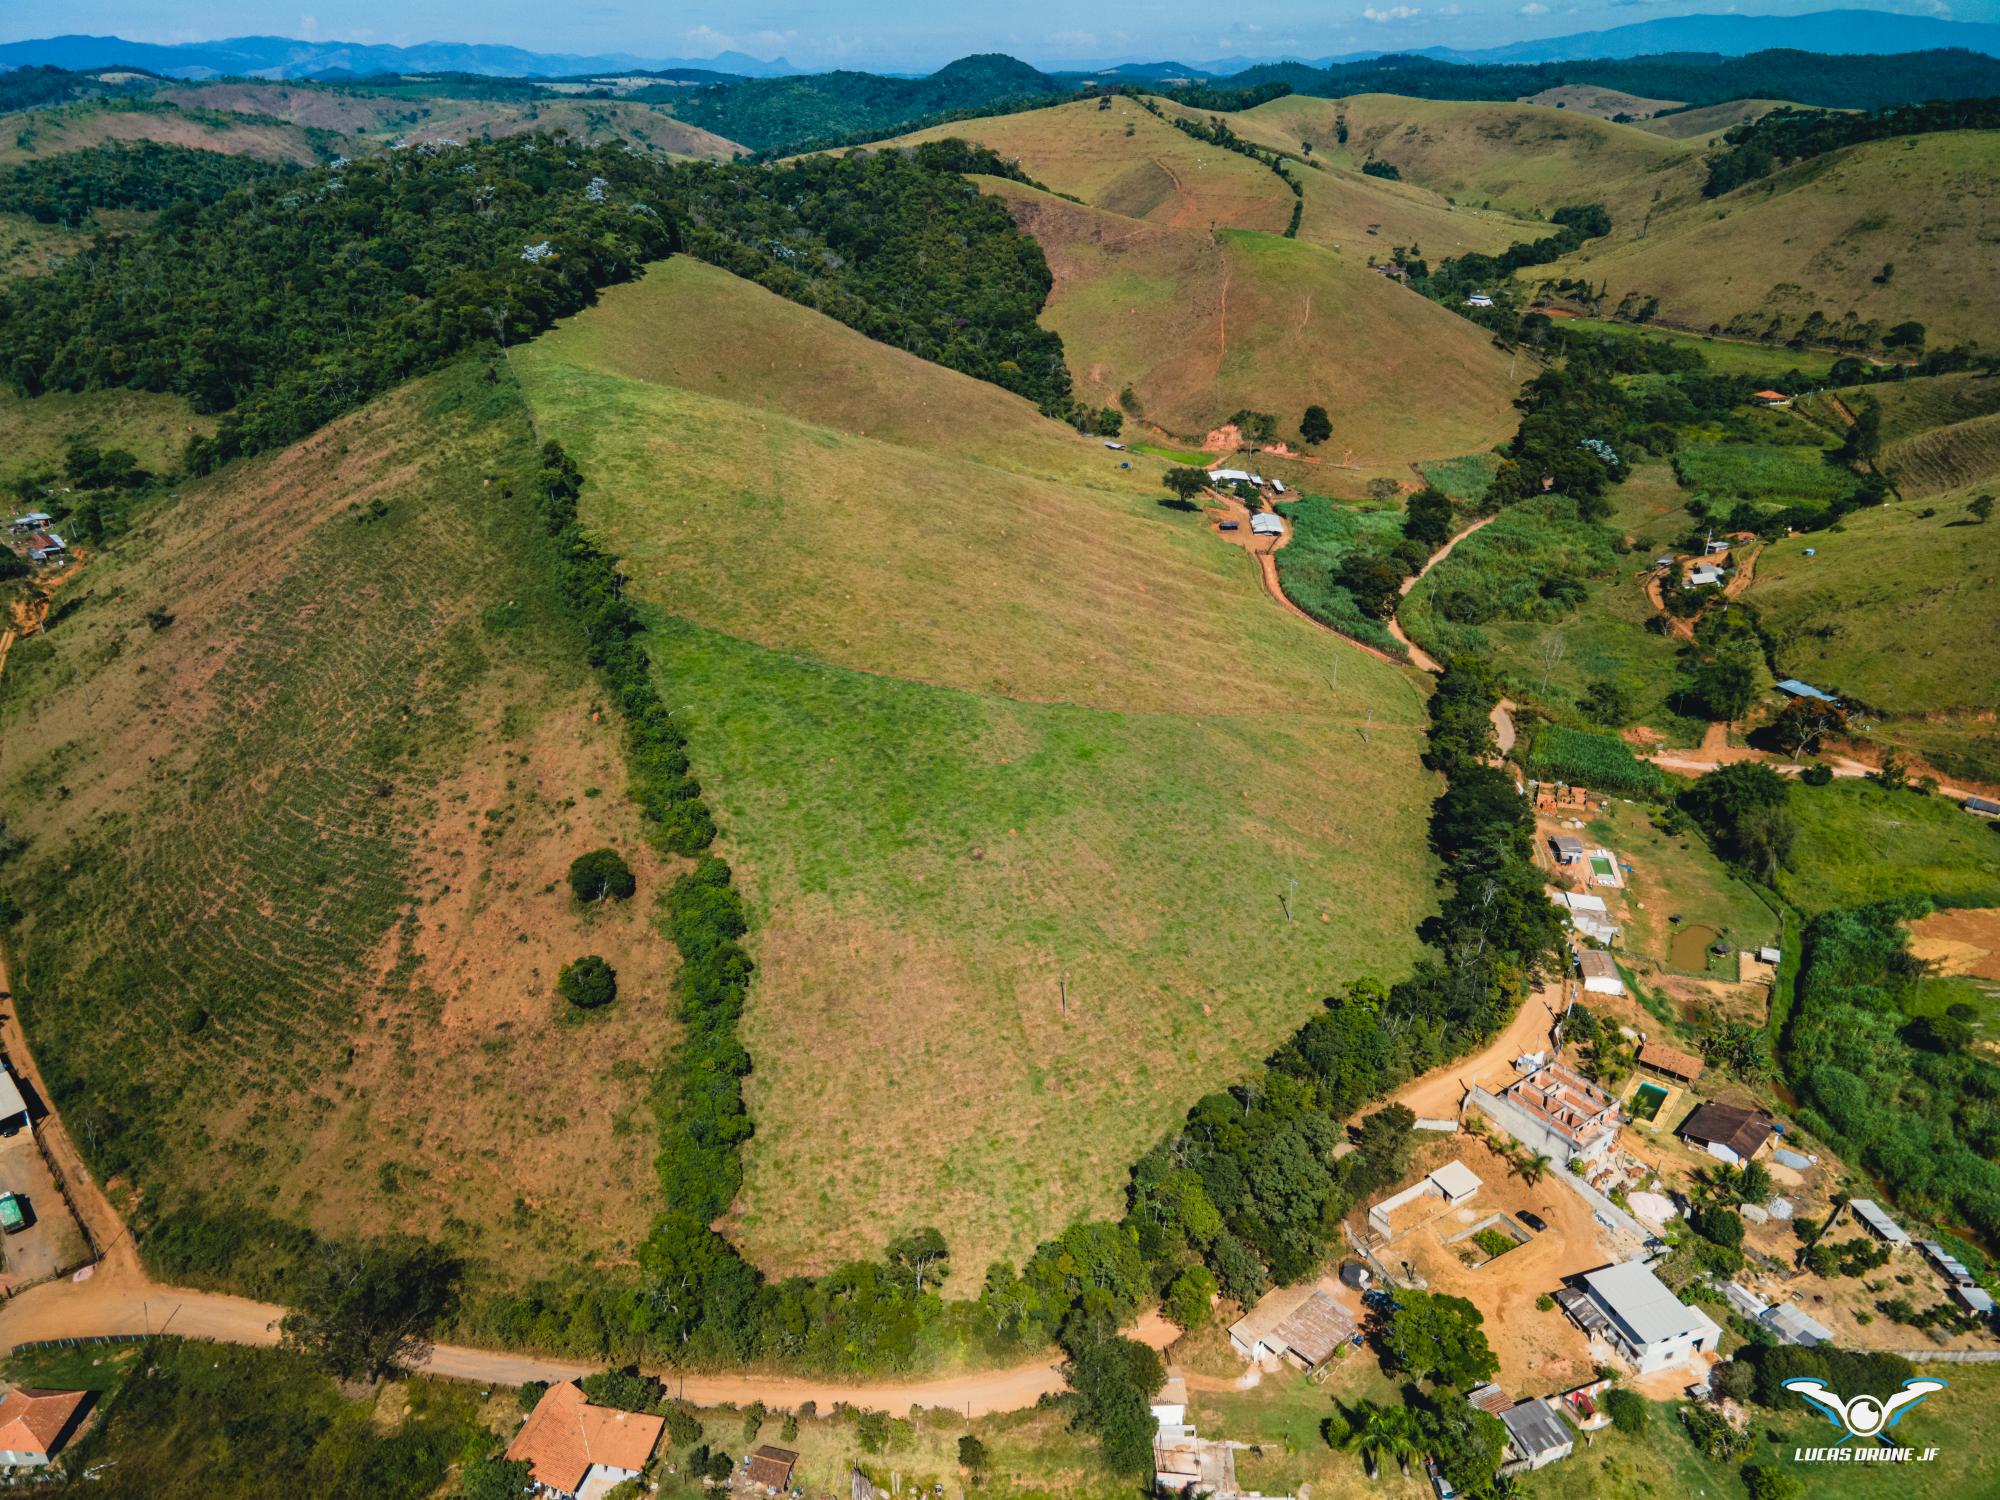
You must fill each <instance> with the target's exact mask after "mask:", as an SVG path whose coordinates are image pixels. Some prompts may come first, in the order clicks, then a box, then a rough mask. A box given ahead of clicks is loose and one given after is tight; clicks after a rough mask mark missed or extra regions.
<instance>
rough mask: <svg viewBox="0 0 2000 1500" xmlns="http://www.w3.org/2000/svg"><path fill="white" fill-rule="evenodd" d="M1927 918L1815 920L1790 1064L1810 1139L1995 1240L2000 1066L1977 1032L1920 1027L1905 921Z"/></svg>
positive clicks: (1910, 902) (1787, 1057)
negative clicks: (1914, 1013)
mask: <svg viewBox="0 0 2000 1500" xmlns="http://www.w3.org/2000/svg"><path fill="white" fill-rule="evenodd" d="M1911 795H1915V794H1914V793H1913V794H1911ZM1928 909H1929V908H1928V905H1927V904H1926V903H1925V902H1924V901H1923V900H1922V899H1921V898H1915V899H1905V900H1902V901H1891V902H1883V903H1880V904H1878V905H1874V906H1864V907H1860V908H1857V909H1853V910H1836V911H1830V912H1826V913H1823V914H1822V915H1820V916H1818V917H1815V918H1814V919H1813V921H1812V922H1811V924H1810V925H1808V927H1807V928H1806V932H1805V943H1804V950H1803V959H1802V962H1801V965H1800V969H1799V977H1798V984H1797V989H1796V993H1795V999H1794V1003H1793V1007H1792V1013H1791V1018H1790V1021H1789V1022H1788V1024H1787V1025H1786V1028H1785V1034H1784V1036H1783V1038H1782V1045H1781V1048H1780V1052H1779V1061H1780V1063H1781V1065H1782V1066H1783V1068H1784V1071H1785V1075H1786V1077H1787V1079H1788V1080H1789V1081H1790V1083H1791V1086H1792V1088H1793V1090H1794V1091H1795V1092H1796V1093H1797V1095H1798V1098H1799V1103H1800V1122H1801V1123H1802V1124H1803V1125H1804V1126H1805V1127H1806V1129H1807V1130H1809V1131H1811V1132H1812V1133H1813V1134H1815V1135H1818V1136H1821V1137H1823V1138H1825V1139H1826V1140H1827V1141H1828V1142H1830V1143H1831V1144H1832V1145H1833V1146H1834V1147H1835V1149H1837V1150H1838V1151H1839V1152H1840V1153H1841V1155H1842V1156H1843V1157H1845V1158H1846V1159H1847V1160H1848V1161H1849V1162H1851V1163H1853V1164H1854V1165H1856V1166H1858V1167H1861V1168H1863V1169H1864V1170H1866V1171H1867V1172H1868V1173H1869V1175H1870V1176H1871V1177H1873V1178H1874V1179H1875V1180H1876V1181H1878V1182H1880V1183H1881V1184H1882V1185H1883V1186H1884V1187H1885V1188H1886V1189H1887V1190H1888V1192H1889V1193H1890V1195H1891V1196H1892V1197H1893V1198H1894V1199H1895V1201H1897V1202H1898V1203H1901V1204H1903V1205H1905V1206H1906V1207H1908V1208H1909V1209H1911V1210H1912V1211H1915V1212H1920V1213H1923V1214H1926V1215H1929V1216H1931V1217H1934V1218H1938V1219H1943V1220H1946V1221H1948V1222H1951V1223H1954V1224H1963V1225H1965V1226H1966V1227H1967V1228H1968V1229H1970V1230H1971V1231H1972V1232H1973V1233H1974V1234H1976V1235H1978V1236H1979V1237H1980V1238H1981V1239H1982V1240H1985V1241H1986V1242H1988V1243H1992V1242H1994V1241H1996V1240H2000V1166H1996V1165H1995V1161H1994V1159H1995V1158H1996V1157H2000V1066H1996V1065H1995V1064H1994V1063H1993V1062H1992V1061H1991V1060H1990V1059H1989V1058H1987V1057H1986V1056H1985V1055H1984V1054H1983V1053H1980V1052H1978V1051H1976V1050H1974V1049H1973V1048H1972V1047H1971V1046H1970V1045H1969V1041H1970V1033H1969V1030H1968V1029H1967V1028H1964V1027H1962V1026H1961V1027H1959V1028H1957V1029H1956V1030H1954V1029H1953V1028H1950V1027H1944V1026H1935V1025H1933V1026H1925V1025H1922V1024H1920V1023H1916V1024H1913V1023H1912V1021H1911V1019H1910V1015H1909V1009H1908V1007H1909V1003H1910V1002H1911V1000H1912V999H1913V998H1914V997H1915V995H1916V994H1917V991H1918V989H1919V986H1920V985H1921V984H1922V982H1923V979H1924V966H1923V963H1922V961H1921V960H1919V959H1918V958H1917V957H1916V956H1915V955H1914V954H1912V953H1911V952H1910V950H1909V933H1908V931H1907V928H1906V927H1905V925H1904V924H1906V923H1908V922H1910V921H1912V920H1914V919H1915V918H1917V917H1920V916H1922V915H1923V914H1924V912H1925V911H1927V910H1928ZM1946 1019H1949V1017H1947V1018H1946Z"/></svg>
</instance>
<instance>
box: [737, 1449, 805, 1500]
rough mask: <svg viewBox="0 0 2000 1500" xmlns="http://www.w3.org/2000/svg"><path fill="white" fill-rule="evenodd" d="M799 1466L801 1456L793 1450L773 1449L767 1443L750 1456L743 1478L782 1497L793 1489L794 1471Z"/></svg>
mask: <svg viewBox="0 0 2000 1500" xmlns="http://www.w3.org/2000/svg"><path fill="white" fill-rule="evenodd" d="M798 1464H799V1456H798V1454H796V1453H794V1452H792V1450H791V1449H789V1448H773V1447H772V1446H771V1445H770V1444H769V1443H766V1444H765V1445H764V1446H763V1447H761V1448H759V1449H758V1450H757V1451H756V1452H755V1453H753V1454H751V1455H750V1459H749V1462H748V1463H747V1464H746V1465H745V1468H744V1475H743V1477H744V1478H746V1479H748V1480H749V1481H750V1482H751V1483H752V1484H754V1485H757V1486H759V1487H761V1488H763V1489H767V1490H769V1491H771V1493H773V1494H776V1495H782V1494H784V1493H785V1492H786V1491H788V1490H790V1489H791V1487H792V1470H793V1469H795V1468H797V1467H798Z"/></svg>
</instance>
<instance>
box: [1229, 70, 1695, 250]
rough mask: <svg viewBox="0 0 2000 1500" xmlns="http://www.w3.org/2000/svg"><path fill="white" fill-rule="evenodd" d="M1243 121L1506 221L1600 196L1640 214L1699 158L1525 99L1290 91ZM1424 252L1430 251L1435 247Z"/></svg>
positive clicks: (1691, 172)
mask: <svg viewBox="0 0 2000 1500" xmlns="http://www.w3.org/2000/svg"><path fill="white" fill-rule="evenodd" d="M1241 118H1243V119H1244V120H1246V121H1247V120H1258V121H1261V122H1263V123H1264V124H1266V125H1267V126H1269V127H1272V128H1276V129H1281V130H1286V131H1289V132H1290V133H1291V134H1292V135H1293V137H1294V138H1295V139H1297V140H1298V141H1300V142H1301V143H1303V142H1305V141H1311V142H1312V143H1313V154H1314V155H1315V156H1324V157H1325V159H1326V160H1327V161H1328V162H1329V163H1331V164H1334V165H1339V166H1346V167H1359V166H1360V165H1361V164H1362V163H1363V162H1364V161H1367V160H1369V159H1371V158H1372V159H1374V160H1377V161H1383V162H1387V163H1388V164H1389V165H1391V166H1393V167H1395V168H1396V169H1397V170H1398V171H1399V172H1400V173H1401V174H1402V177H1403V180H1404V181H1405V182H1410V183H1414V184H1416V185H1417V186H1419V187H1423V188H1428V189H1430V190H1431V191H1432V192H1435V193H1438V194H1441V195H1443V196H1444V197H1446V198H1448V199H1450V200H1451V202H1452V203H1453V204H1454V205H1459V206H1465V207H1471V208H1479V209H1496V210H1500V211H1502V212H1504V213H1508V214H1512V215H1515V216H1526V217H1530V218H1532V217H1533V216H1534V215H1535V214H1537V213H1540V214H1542V215H1544V216H1546V215H1547V214H1550V213H1552V212H1554V211H1555V210H1556V209H1558V208H1562V207H1565V206H1567V205H1569V204H1573V203H1590V202H1602V203H1604V204H1605V206H1606V207H1607V208H1609V209H1610V210H1611V215H1612V219H1613V221H1614V223H1616V222H1620V221H1622V220H1623V219H1624V218H1626V217H1628V216H1632V215H1636V216H1639V217H1643V216H1644V214H1645V212H1646V206H1647V205H1648V204H1649V203H1650V201H1651V200H1652V197H1653V194H1654V191H1655V189H1656V188H1657V189H1662V190H1664V191H1667V192H1669V193H1671V192H1675V191H1678V190H1679V186H1680V184H1681V183H1682V182H1684V181H1692V180H1698V158H1697V154H1696V152H1695V151H1694V150H1693V149H1692V148H1691V147H1689V146H1688V145H1685V144H1683V143H1681V142H1678V141H1670V140H1663V139H1662V138H1660V137H1659V136H1656V135H1650V134H1648V133H1647V132H1646V131H1643V130H1641V129H1639V128H1638V127H1637V126H1633V125H1614V124H1612V123H1611V122H1610V121H1608V120H1597V119H1592V118H1591V117H1590V116H1588V115H1584V114H1580V113H1572V112H1571V111H1569V110H1566V109H1564V110H1557V109H1548V108H1544V107H1542V106H1540V105H1534V104H1507V103H1486V102H1460V101H1452V100H1433V99H1408V98H1403V97H1400V96H1398V95H1394V94H1358V95H1356V96H1354V97H1353V98H1351V99H1308V98H1305V97H1302V96H1300V95H1296V94H1294V95H1290V96H1288V97H1286V98H1283V99H1273V100H1272V101H1271V102H1270V103H1268V104H1260V105H1258V106H1257V107H1256V108H1255V109H1252V110H1246V111H1244V113H1243V115H1242V117H1241ZM1341 121H1345V122H1346V125H1347V142H1346V144H1345V145H1341V144H1340V143H1339V142H1338V140H1337V126H1338V124H1339V123H1340V122H1341ZM1536 237H1537V236H1536V235H1534V234H1528V235H1518V234H1510V236H1509V238H1528V239H1532V238H1536ZM1425 248H1426V249H1427V250H1429V249H1430V248H1431V247H1430V245H1429V244H1428V243H1426V245H1425ZM1431 253H1432V255H1433V258H1435V257H1436V255H1437V252H1436V251H1434V250H1433V251H1432V252H1431Z"/></svg>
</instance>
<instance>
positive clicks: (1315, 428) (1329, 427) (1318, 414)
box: [1299, 406, 1333, 443]
mask: <svg viewBox="0 0 2000 1500" xmlns="http://www.w3.org/2000/svg"><path fill="white" fill-rule="evenodd" d="M1299 436H1300V437H1302V438H1304V439H1305V440H1306V441H1307V442H1309V443H1323V442H1325V441H1326V440H1327V439H1328V438H1330V437H1332V436H1333V419H1332V418H1331V417H1329V416H1328V415H1327V414H1326V408H1325V407H1324V406H1308V407H1307V408H1306V414H1305V415H1304V416H1303V417H1300V418H1299Z"/></svg>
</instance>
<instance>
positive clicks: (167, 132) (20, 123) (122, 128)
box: [0, 101, 320, 167]
mask: <svg viewBox="0 0 2000 1500" xmlns="http://www.w3.org/2000/svg"><path fill="white" fill-rule="evenodd" d="M106 141H159V142H161V143H162V144H164V145H169V146H194V147H198V148H199V149H201V150H204V151H223V152H228V153H230V154H232V155H239V156H255V157H260V158H262V159H263V160H265V161H288V162H296V163H297V164H298V165H300V166H310V165H312V164H313V163H314V162H316V161H318V160H319V156H320V154H319V151H318V150H317V149H316V148H315V146H314V143H313V141H312V138H311V137H309V136H308V135H307V133H306V132H305V130H304V129H303V128H301V127H299V126H296V125H291V124H287V123H286V122H284V121H282V120H235V119H231V118H229V117H228V116H226V115H215V114H210V113H208V112H206V111H188V110H180V109H133V108H129V107H122V106H119V105H116V104H99V103H93V102H88V101H86V102H84V103H80V104H65V105H61V106H59V107H58V108H55V109H46V110H26V111H22V112H20V113H17V114H10V115H0V167H10V166H14V165H16V164H17V163H19V162H23V161H31V160H35V159H37V158H40V157H47V156H53V155H56V154H57V153H59V152H64V151H80V150H82V149H84V148H85V147H88V146H101V145H103V144H104V143H105V142H106Z"/></svg>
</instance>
